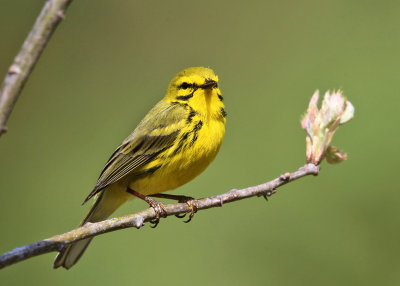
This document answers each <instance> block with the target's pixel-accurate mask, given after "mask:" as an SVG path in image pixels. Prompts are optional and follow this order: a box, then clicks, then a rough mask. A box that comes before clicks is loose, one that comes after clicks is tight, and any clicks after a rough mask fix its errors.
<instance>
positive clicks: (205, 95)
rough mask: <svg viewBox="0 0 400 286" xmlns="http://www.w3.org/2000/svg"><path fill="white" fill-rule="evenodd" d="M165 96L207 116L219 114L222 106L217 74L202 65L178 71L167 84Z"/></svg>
mask: <svg viewBox="0 0 400 286" xmlns="http://www.w3.org/2000/svg"><path fill="white" fill-rule="evenodd" d="M165 98H166V99H167V100H169V101H171V102H173V101H178V102H181V103H187V104H188V105H189V106H190V107H191V108H193V109H194V110H195V111H197V112H199V113H200V114H202V115H207V117H209V116H212V115H214V114H218V115H219V114H220V113H221V108H222V109H223V107H224V104H223V103H222V101H223V97H222V93H221V90H220V89H219V87H218V76H216V75H215V73H214V72H213V70H212V69H209V68H204V67H192V68H187V69H185V70H183V71H181V72H180V73H178V74H177V75H176V76H175V77H174V78H173V79H172V81H171V83H170V84H169V87H168V92H167V95H166V97H165Z"/></svg>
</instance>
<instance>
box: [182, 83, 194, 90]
mask: <svg viewBox="0 0 400 286" xmlns="http://www.w3.org/2000/svg"><path fill="white" fill-rule="evenodd" d="M192 87H194V84H193V83H187V82H183V83H182V84H181V85H180V86H179V88H180V89H188V88H192Z"/></svg>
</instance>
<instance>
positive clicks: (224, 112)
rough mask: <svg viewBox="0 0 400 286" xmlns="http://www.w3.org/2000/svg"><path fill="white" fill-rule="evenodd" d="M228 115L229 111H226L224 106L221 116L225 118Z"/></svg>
mask: <svg viewBox="0 0 400 286" xmlns="http://www.w3.org/2000/svg"><path fill="white" fill-rule="evenodd" d="M227 115H228V113H226V111H225V109H224V108H223V107H221V116H222V117H223V118H225V117H226V116H227Z"/></svg>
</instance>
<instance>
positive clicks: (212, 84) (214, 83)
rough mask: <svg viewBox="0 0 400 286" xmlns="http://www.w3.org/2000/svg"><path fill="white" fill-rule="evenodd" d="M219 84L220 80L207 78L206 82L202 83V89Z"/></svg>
mask: <svg viewBox="0 0 400 286" xmlns="http://www.w3.org/2000/svg"><path fill="white" fill-rule="evenodd" d="M217 85H218V82H216V81H214V80H211V79H207V80H206V81H205V82H204V84H202V85H200V88H202V89H206V88H210V87H211V88H212V87H215V86H217Z"/></svg>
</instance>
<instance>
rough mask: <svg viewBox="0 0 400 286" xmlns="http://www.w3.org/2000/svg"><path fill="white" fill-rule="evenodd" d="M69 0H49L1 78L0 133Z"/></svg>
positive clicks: (4, 130) (3, 129)
mask: <svg viewBox="0 0 400 286" xmlns="http://www.w3.org/2000/svg"><path fill="white" fill-rule="evenodd" d="M71 1H72V0H48V1H47V2H46V3H45V4H44V6H43V8H42V11H41V12H40V15H39V17H38V18H37V19H36V22H35V24H34V25H33V27H32V30H31V31H30V33H29V35H28V37H27V38H26V39H25V42H24V43H23V45H22V47H21V50H20V51H19V53H18V55H17V56H16V57H15V59H14V62H13V64H12V65H11V66H10V68H9V69H8V73H7V75H6V77H5V79H4V81H3V84H2V86H1V90H0V136H1V135H2V134H3V133H5V132H6V131H7V127H6V123H7V120H8V117H9V116H10V114H11V111H12V109H13V107H14V105H15V103H16V101H17V99H18V96H19V94H20V93H21V90H22V88H23V87H24V84H25V82H26V80H27V79H28V77H29V75H30V73H31V72H32V69H33V67H34V66H35V64H36V62H37V60H38V59H39V56H40V54H41V53H42V51H43V49H44V47H45V46H46V44H47V42H48V41H49V39H50V37H51V35H52V33H53V32H54V30H55V29H56V27H57V25H58V23H59V22H60V21H61V20H62V19H64V18H65V11H66V9H67V7H68V5H69V4H70V3H71Z"/></svg>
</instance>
